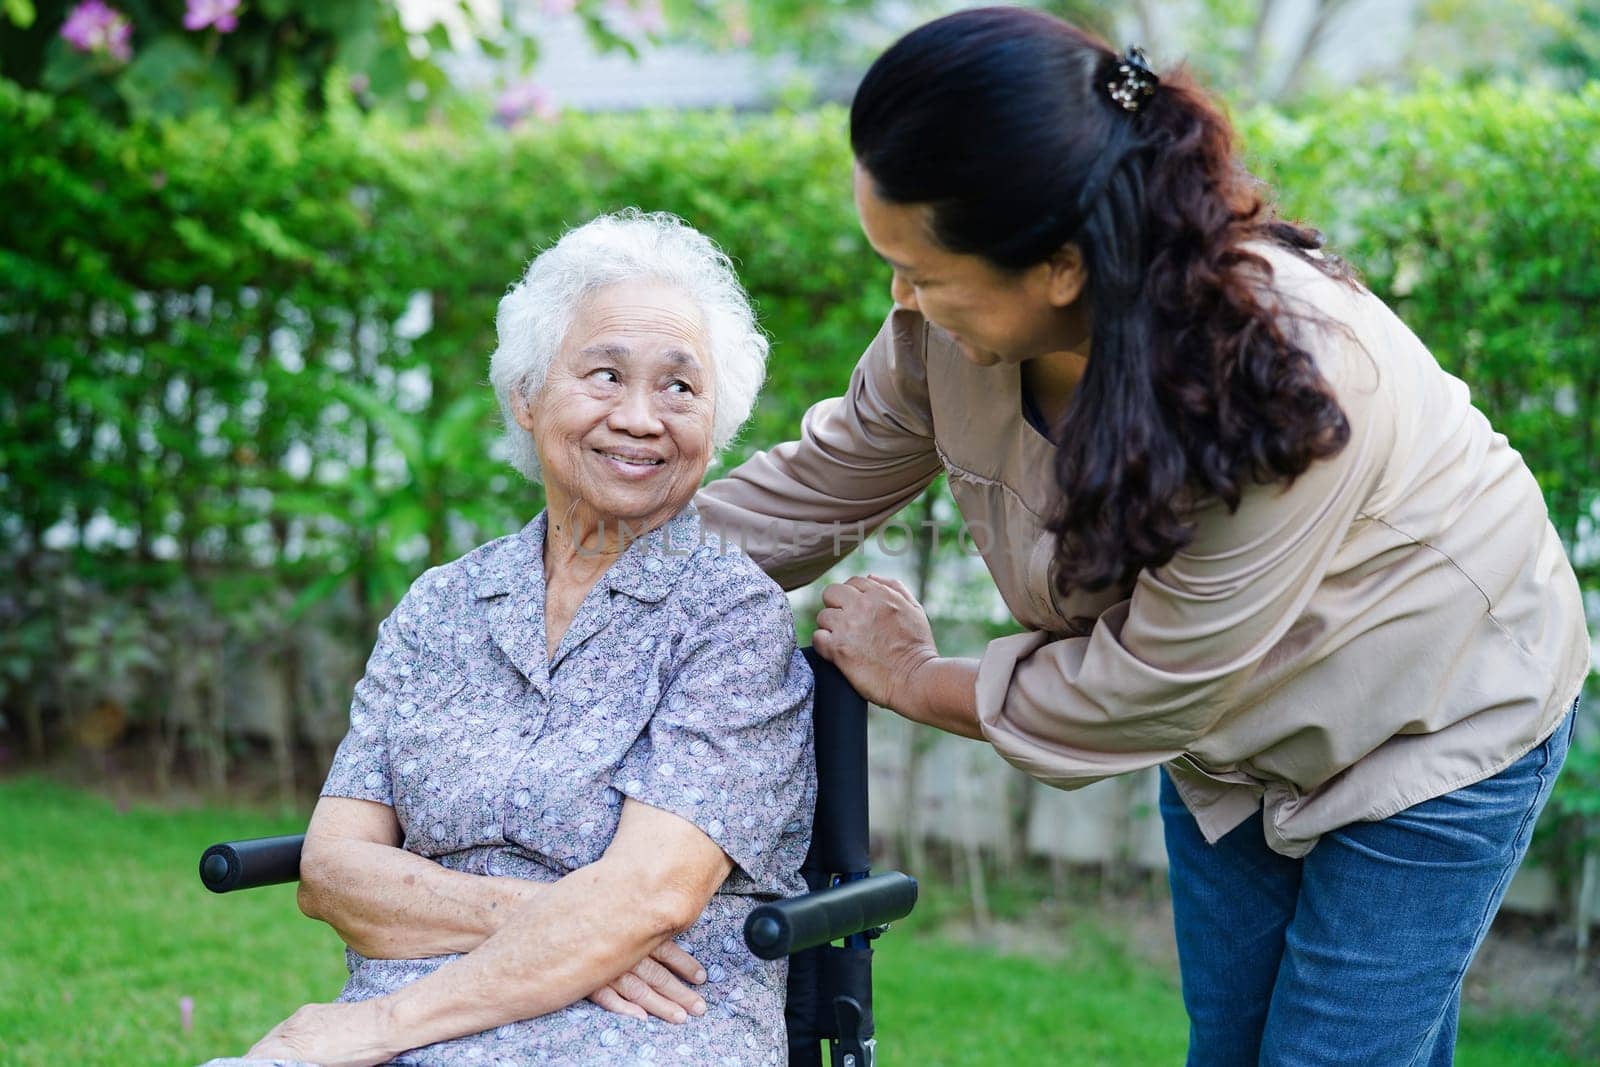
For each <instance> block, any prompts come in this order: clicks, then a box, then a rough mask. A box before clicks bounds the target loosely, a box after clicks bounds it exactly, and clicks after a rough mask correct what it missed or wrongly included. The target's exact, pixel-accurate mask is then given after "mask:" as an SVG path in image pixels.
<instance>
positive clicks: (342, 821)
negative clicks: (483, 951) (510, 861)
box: [299, 797, 540, 960]
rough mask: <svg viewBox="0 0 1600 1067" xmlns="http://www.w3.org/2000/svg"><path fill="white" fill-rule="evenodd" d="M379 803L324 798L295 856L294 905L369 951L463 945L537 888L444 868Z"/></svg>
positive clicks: (440, 951)
mask: <svg viewBox="0 0 1600 1067" xmlns="http://www.w3.org/2000/svg"><path fill="white" fill-rule="evenodd" d="M400 841H401V831H400V823H399V820H397V819H396V818H395V814H394V809H393V808H391V807H389V806H388V805H387V804H379V803H377V802H375V801H370V800H353V799H350V798H347V797H323V798H322V799H321V800H319V801H318V802H317V807H316V810H315V811H313V812H312V814H311V825H310V826H309V827H308V828H307V830H306V843H305V851H304V852H303V853H302V854H301V857H300V893H299V900H300V910H301V911H303V912H305V913H306V914H307V915H309V916H310V917H311V918H313V919H320V920H322V921H323V922H325V923H327V924H328V925H329V926H331V927H333V928H334V929H335V930H336V931H338V933H339V937H340V938H341V939H342V940H343V941H344V943H345V944H347V945H349V946H350V947H351V948H353V949H355V950H356V951H357V952H359V953H361V954H362V955H363V956H367V957H369V958H373V959H396V960H398V959H418V958H421V957H424V956H444V955H449V954H451V953H457V952H471V951H472V950H473V949H475V948H477V947H478V946H479V945H481V944H483V942H484V941H485V940H486V939H487V938H488V937H489V936H490V935H491V934H493V933H494V932H495V931H496V930H498V929H500V927H501V926H503V925H504V924H505V920H506V917H507V916H508V915H509V914H510V913H511V911H512V910H513V909H514V908H515V907H516V906H517V905H518V904H520V903H523V902H525V901H527V900H530V899H532V897H533V895H534V894H535V893H536V892H538V890H539V888H540V887H539V886H538V885H537V884H535V883H533V882H528V881H524V880H522V879H516V878H495V877H489V876H485V875H476V874H463V873H461V872H459V871H452V870H449V869H447V868H445V867H442V866H440V865H439V864H437V863H435V862H433V861H432V860H428V859H424V858H423V857H421V856H418V855H416V854H414V853H411V852H407V851H405V849H403V848H401V847H400Z"/></svg>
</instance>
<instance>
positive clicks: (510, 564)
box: [322, 505, 816, 1067]
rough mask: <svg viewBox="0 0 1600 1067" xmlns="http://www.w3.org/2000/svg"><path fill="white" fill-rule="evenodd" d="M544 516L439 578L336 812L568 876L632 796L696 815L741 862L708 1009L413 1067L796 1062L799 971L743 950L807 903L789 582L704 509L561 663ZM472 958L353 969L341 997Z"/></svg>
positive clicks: (535, 874)
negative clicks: (548, 596) (781, 581)
mask: <svg viewBox="0 0 1600 1067" xmlns="http://www.w3.org/2000/svg"><path fill="white" fill-rule="evenodd" d="M545 529H546V515H545V514H543V513H541V514H540V515H539V516H538V517H537V518H535V519H534V520H533V521H532V522H530V523H529V524H528V525H527V526H526V527H525V528H524V529H523V530H522V531H521V532H520V533H517V534H513V535H511V536H509V537H503V538H500V539H499V540H496V541H491V542H490V543H489V544H486V545H483V546H482V547H480V548H478V549H475V550H474V551H472V552H471V553H469V554H467V555H466V556H464V557H462V558H461V559H459V560H457V561H455V562H454V563H450V564H447V565H445V566H443V567H438V568H435V569H433V570H430V571H428V572H427V573H425V574H423V575H422V576H421V577H420V578H418V579H417V581H416V583H415V584H413V585H412V587H411V590H410V592H408V593H407V594H406V596H405V597H404V599H402V600H401V602H400V604H399V605H398V606H397V607H396V608H395V611H394V614H393V615H391V616H390V617H389V618H388V619H387V620H385V621H384V623H383V624H382V626H381V627H380V629H379V636H378V643H377V647H376V648H375V649H374V650H373V653H372V658H371V660H370V661H369V662H368V664H367V671H366V676H365V677H364V678H362V680H361V682H360V683H359V684H358V685H357V686H356V691H355V700H354V702H353V704H352V706H351V710H350V732H349V733H348V734H347V735H346V737H345V739H344V741H343V742H342V743H341V744H340V746H339V750H338V753H337V754H336V755H335V756H334V760H333V768H332V770H331V771H330V772H329V774H328V780H327V784H326V785H324V786H323V789H322V795H323V796H340V797H355V798H358V799H361V800H372V801H378V802H380V803H383V804H389V805H391V806H393V808H394V810H395V815H396V816H397V817H398V818H399V821H400V825H401V827H402V828H403V829H404V831H405V846H404V847H405V848H406V849H407V850H409V851H411V852H415V853H417V854H418V855H422V856H426V857H428V858H429V859H432V860H435V861H437V862H438V863H441V864H443V865H444V866H445V867H448V868H450V869H451V870H455V871H465V872H469V873H478V874H489V875H506V876H512V877H517V878H529V879H532V880H534V881H539V882H553V881H555V880H557V879H558V878H560V877H561V876H562V875H564V874H566V873H567V872H568V871H571V870H573V869H575V868H578V867H581V866H583V865H585V864H588V863H593V862H594V861H595V860H597V859H599V858H600V854H601V853H602V852H603V851H605V848H606V846H607V845H608V844H609V843H610V842H611V839H612V836H613V835H614V834H615V833H616V829H617V822H618V819H619V817H620V815H621V810H622V799H623V797H632V798H634V799H635V800H638V801H641V802H643V803H646V804H649V805H651V806H652V807H656V808H660V809H662V810H664V811H669V812H672V813H674V814H676V815H679V816H681V817H682V818H684V819H687V820H689V821H690V822H692V823H694V824H695V825H696V826H697V827H699V828H700V829H701V830H702V831H703V832H704V833H705V834H706V835H707V836H709V837H710V838H712V839H713V840H714V841H716V842H717V844H719V845H721V846H722V849H723V851H724V852H726V853H727V854H728V856H729V857H730V858H731V859H732V860H733V861H734V863H735V868H734V871H733V873H732V874H731V875H730V876H729V877H728V879H727V881H726V882H725V883H724V884H723V886H722V888H721V889H720V890H719V891H718V892H717V894H716V896H714V897H713V898H712V900H711V903H710V905H709V906H708V907H707V908H706V910H705V913H704V914H703V915H701V917H700V920H699V922H697V923H696V924H695V925H694V926H693V928H691V929H690V930H689V931H688V932H687V933H685V934H684V935H683V936H682V937H681V938H679V944H681V945H682V946H683V947H684V948H685V949H686V950H688V952H689V953H691V954H692V955H693V956H694V957H695V958H696V959H698V960H699V961H700V963H701V964H703V965H704V966H705V969H706V974H707V980H706V983H705V985H703V986H701V987H700V988H699V992H700V993H701V994H702V995H703V997H704V999H705V1002H706V1007H707V1010H706V1014H705V1015H704V1016H700V1017H693V1016H691V1017H690V1019H689V1021H688V1022H686V1023H682V1024H678V1025H674V1024H671V1023H665V1022H661V1021H659V1020H656V1019H650V1020H647V1021H637V1020H634V1019H630V1018H625V1017H623V1016H619V1015H613V1014H611V1013H609V1012H606V1011H604V1010H602V1009H601V1008H598V1007H596V1006H595V1005H594V1004H591V1003H590V1002H588V1001H579V1002H578V1003H576V1004H573V1005H571V1006H569V1007H567V1008H564V1009H562V1010H560V1011H557V1012H553V1013H551V1014H548V1015H543V1016H540V1017H538V1018H534V1019H528V1020H524V1021H521V1022H513V1023H509V1024H507V1025H505V1026H501V1027H499V1028H497V1029H495V1030H491V1031H486V1032H484V1033H480V1034H475V1035H472V1036H469V1037H463V1038H458V1039H456V1040H453V1041H446V1042H441V1043H439V1044H436V1045H430V1046H427V1047H425V1048H421V1049H416V1050H413V1051H411V1052H408V1053H406V1054H405V1055H403V1056H401V1057H400V1058H399V1059H397V1060H395V1061H394V1062H396V1063H426V1064H430V1065H432V1064H457V1063H460V1064H467V1063H471V1064H491V1063H507V1064H512V1063H514V1064H535V1063H536V1064H568V1063H570V1064H633V1063H648V1064H664V1063H694V1064H727V1065H730V1067H731V1065H735V1064H738V1065H743V1067H750V1065H754V1064H776V1063H782V1062H783V1061H784V1057H785V1048H786V1041H785V1035H784V1022H783V1002H784V995H785V988H784V986H785V979H786V974H787V969H786V968H787V964H786V961H782V960H780V961H776V962H766V961H762V960H758V959H756V958H755V957H754V956H752V955H751V954H750V952H749V950H748V949H746V947H745V945H744V940H743V926H744V919H745V916H746V915H747V914H748V913H749V911H750V909H751V908H752V907H754V906H755V905H756V904H757V903H758V902H759V901H761V900H764V899H770V898H772V897H777V896H788V895H792V894H795V893H803V892H805V883H804V882H803V881H802V880H801V879H800V877H799V875H798V873H797V872H798V871H799V868H800V863H801V861H802V860H803V859H804V857H805V853H806V849H807V847H808V845H809V843H810V834H811V814H812V810H813V807H814V805H815V797H816V770H815V759H814V754H813V749H812V737H811V696H812V687H813V680H812V675H811V671H810V668H809V667H807V665H806V662H805V658H804V657H803V656H801V654H800V652H799V650H798V649H797V648H796V647H795V632H794V619H793V616H792V614H791V613H790V610H789V604H788V601H787V600H786V599H785V597H784V595H783V593H782V591H781V590H779V588H778V586H777V585H776V584H775V583H774V582H773V581H772V579H770V578H768V577H767V576H766V575H765V574H763V573H762V572H761V571H760V570H759V569H758V568H757V567H756V565H755V564H754V563H753V562H751V560H750V559H749V557H747V556H746V555H744V553H743V552H741V551H739V550H737V549H735V548H733V547H732V546H728V547H726V548H724V547H723V545H722V543H721V542H720V541H719V540H718V539H717V538H716V537H715V535H712V534H709V533H706V534H704V535H702V529H701V525H700V520H699V516H698V513H697V512H696V510H695V508H694V507H693V505H690V506H689V507H688V508H686V509H685V510H684V511H683V512H681V513H679V515H678V516H677V517H675V518H674V519H672V520H671V521H670V522H668V523H666V524H665V525H663V526H662V527H659V528H658V529H656V530H655V531H652V532H651V533H650V534H649V535H647V536H645V537H642V538H640V539H638V540H637V541H635V542H634V543H633V544H632V545H631V546H630V547H629V548H628V550H627V551H626V552H624V553H623V555H622V556H621V557H619V558H618V559H617V561H616V562H615V563H613V564H612V565H611V567H610V569H609V570H608V571H607V572H606V573H605V575H604V576H603V577H602V578H600V580H599V581H597V582H596V583H595V585H594V588H593V589H592V590H590V592H589V594H588V596H587V598H586V599H585V600H584V601H583V604H582V605H581V606H580V607H579V609H578V611H577V613H576V615H575V616H574V617H573V619H572V622H571V624H570V625H569V626H568V628H567V631H566V633H565V634H564V635H563V636H562V639H561V644H560V647H559V648H558V649H557V651H556V654H555V657H554V659H553V660H552V661H550V662H547V661H546V660H547V656H546V643H545V627H544V597H545V575H544V539H545ZM452 958H454V957H450V956H444V957H436V958H431V959H421V960H376V959H367V958H365V957H363V956H361V955H359V954H358V953H356V952H354V951H348V952H347V961H348V964H349V967H350V980H349V982H348V983H347V984H346V985H345V987H344V991H343V992H342V993H341V994H340V997H339V999H340V1000H344V1001H355V1000H364V999H366V998H369V997H375V996H379V995H381V994H384V993H388V992H391V991H393V990H395V989H398V988H399V987H401V986H403V985H406V984H407V983H409V982H413V981H415V980H416V979H418V978H421V977H422V976H424V975H426V974H429V973H431V972H432V971H434V970H436V969H437V968H439V967H441V966H443V965H444V964H446V963H447V962H448V961H449V960H450V959H452Z"/></svg>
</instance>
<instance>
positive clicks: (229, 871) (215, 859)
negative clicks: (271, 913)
mask: <svg viewBox="0 0 1600 1067" xmlns="http://www.w3.org/2000/svg"><path fill="white" fill-rule="evenodd" d="M305 843H306V835H305V834H286V835H284V836H283V837H257V838H254V839H252V840H249V841H224V842H223V843H222V844H220V845H212V846H211V847H210V848H208V849H206V850H205V853H204V855H202V856H201V857H200V880H201V881H202V882H204V883H205V885H206V888H207V889H209V890H211V891H212V892H213V893H231V892H233V891H234V890H235V889H254V888H255V887H256V886H262V885H278V884H280V883H282V882H296V881H299V880H300V849H301V846H303V845H304V844H305Z"/></svg>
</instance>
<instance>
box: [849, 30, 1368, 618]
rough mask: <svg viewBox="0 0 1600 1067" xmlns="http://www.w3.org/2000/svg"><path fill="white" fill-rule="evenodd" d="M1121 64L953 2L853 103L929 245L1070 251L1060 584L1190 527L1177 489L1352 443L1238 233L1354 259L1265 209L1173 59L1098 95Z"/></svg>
mask: <svg viewBox="0 0 1600 1067" xmlns="http://www.w3.org/2000/svg"><path fill="white" fill-rule="evenodd" d="M1119 61H1120V59H1119V57H1118V55H1117V54H1116V53H1115V52H1113V51H1112V50H1111V49H1110V48H1109V47H1107V46H1106V44H1105V43H1104V42H1102V41H1100V40H1099V39H1097V38H1095V37H1093V36H1092V35H1090V34H1087V33H1085V32H1083V31H1081V30H1078V29H1076V28H1074V27H1072V26H1070V25H1068V24H1067V23H1065V22H1062V21H1061V20H1059V19H1056V18H1053V17H1051V16H1049V15H1045V14H1041V13H1039V12H1036V11H1028V10H1024V9H1019V8H984V9H980V10H972V11H963V12H960V13H958V14H955V15H950V16H947V17H945V18H942V19H938V20H936V21H934V22H931V23H929V24H927V25H925V26H922V27H920V28H919V29H916V30H914V31H912V32H911V33H910V34H908V35H907V36H905V37H904V38H902V39H901V40H900V41H899V42H897V43H896V44H895V45H894V46H893V47H891V48H890V49H889V50H888V51H887V52H885V53H884V54H883V55H882V56H881V57H880V58H879V59H878V60H877V62H876V63H874V64H873V65H872V68H871V69H870V70H869V71H868V72H867V74H866V77H865V79H864V80H863V81H862V83H861V87H860V89H859V90H858V91H857V92H856V96H855V100H854V103H853V104H852V106H851V110H850V141H851V146H852V148H853V149H854V152H855V156H856V160H857V161H858V162H859V163H860V165H861V166H862V168H863V169H864V170H865V171H866V173H867V174H868V175H869V176H870V178H871V179H872V181H873V183H874V186H875V189H876V192H877V193H878V195H879V196H880V197H881V198H883V199H884V200H887V201H890V202H893V203H901V204H922V205H927V206H928V207H929V209H930V220H931V227H932V231H933V232H932V237H933V239H934V240H935V241H936V242H937V243H938V244H940V245H941V246H943V247H944V248H946V249H948V250H950V251H953V252H958V253H970V254H976V255H979V256H982V257H983V258H984V259H986V260H988V261H989V262H990V263H992V264H993V265H995V266H996V267H998V268H999V269H1001V270H1006V271H1020V270H1023V269H1025V268H1028V267H1032V266H1034V265H1036V264H1038V263H1042V262H1044V261H1045V260H1047V259H1048V258H1049V257H1050V256H1051V255H1053V254H1054V253H1055V252H1057V251H1058V250H1059V249H1060V248H1061V247H1062V246H1063V245H1064V244H1067V243H1069V242H1071V243H1075V244H1076V245H1077V246H1078V248H1079V250H1080V251H1081V253H1082V256H1083V261H1084V265H1085V269H1086V272H1087V275H1088V282H1087V290H1086V295H1085V298H1086V299H1087V300H1088V301H1089V311H1090V318H1091V322H1092V324H1093V326H1092V330H1093V334H1092V339H1091V351H1090V357H1089V360H1088V366H1087V369H1086V370H1085V372H1084V376H1083V379H1082V381H1081V382H1079V384H1078V387H1077V390H1076V392H1075V394H1074V396H1073V398H1072V403H1071V406H1070V407H1069V409H1068V410H1067V412H1066V414H1065V416H1064V417H1063V419H1062V421H1061V423H1060V424H1059V425H1058V426H1057V427H1056V430H1055V435H1054V436H1055V437H1056V439H1057V445H1058V450H1057V456H1056V461H1055V472H1054V473H1055V478H1056V481H1057V483H1058V486H1059V489H1060V502H1059V505H1058V510H1057V512H1056V514H1055V515H1054V516H1053V517H1052V519H1051V523H1050V529H1051V531H1052V532H1053V533H1054V534H1055V535H1056V538H1057V544H1056V569H1055V573H1056V583H1057V585H1058V587H1059V588H1060V589H1061V591H1062V592H1066V591H1067V590H1070V589H1073V588H1085V589H1099V588H1104V587H1105V586H1107V585H1111V584H1113V583H1121V584H1126V583H1128V582H1131V581H1132V579H1133V577H1134V576H1135V575H1136V574H1137V573H1138V572H1139V571H1140V570H1141V569H1143V568H1147V567H1158V566H1160V565H1162V564H1164V563H1166V562H1168V561H1169V560H1171V559H1172V557H1173V555H1174V554H1175V553H1176V552H1178V551H1179V550H1180V549H1182V548H1183V547H1184V545H1186V544H1187V543H1188V542H1189V540H1190V538H1191V537H1192V536H1193V528H1192V526H1191V525H1190V524H1188V523H1186V522H1185V521H1184V519H1183V518H1182V515H1181V510H1182V508H1183V506H1184V501H1186V500H1196V499H1205V498H1208V497H1214V498H1217V499H1220V500H1222V501H1223V502H1224V503H1225V504H1226V505H1227V506H1228V508H1229V510H1230V511H1233V510H1236V509H1237V508H1238V505H1239V500H1240V497H1241V495H1242V493H1243V491H1244V489H1245V488H1246V485H1247V480H1250V479H1253V480H1256V481H1259V482H1262V483H1270V482H1274V481H1293V480H1294V479H1295V478H1296V477H1298V476H1299V475H1300V474H1302V473H1304V472H1305V470H1306V469H1307V468H1308V467H1309V466H1310V465H1311V464H1312V462H1313V461H1315V460H1318V459H1322V458H1325V457H1327V456H1331V455H1334V454H1336V453H1338V452H1339V451H1340V450H1341V449H1342V448H1344V446H1345V444H1346V443H1347V442H1348V440H1349V437H1350V427H1349V423H1348V421H1347V420H1346V418H1345V415H1344V412H1343V411H1342V410H1341V409H1340V407H1339V405H1338V402H1337V400H1336V399H1335V398H1334V395H1333V393H1332V391H1331V389H1330V388H1329V386H1328V384H1327V382H1326V381H1325V380H1324V379H1323V378H1322V377H1321V375H1320V374H1319V373H1318V371H1317V369H1316V366H1315V363H1314V361H1313V359H1312V356H1311V353H1310V352H1308V351H1307V350H1306V349H1305V348H1303V347H1301V346H1300V345H1299V344H1298V343H1297V342H1296V341H1295V339H1294V338H1293V337H1292V336H1291V331H1290V330H1289V329H1287V328H1286V327H1288V326H1290V325H1291V322H1290V320H1291V319H1294V318H1299V317H1302V316H1303V314H1304V313H1302V312H1295V311H1290V310H1288V309H1287V308H1285V307H1284V306H1283V305H1282V304H1281V303H1280V302H1279V301H1278V300H1276V299H1275V298H1274V297H1273V295H1272V290H1271V281H1272V267H1271V265H1270V264H1269V263H1268V262H1267V260H1266V259H1265V258H1263V257H1262V256H1260V255H1259V254H1257V253H1255V252H1253V251H1251V250H1250V249H1248V248H1247V247H1246V245H1247V243H1250V242H1257V243H1260V242H1265V243H1268V244H1273V245H1277V246H1279V247H1281V248H1284V249H1288V250H1290V251H1291V252H1293V253H1295V254H1297V255H1299V256H1301V257H1302V258H1304V259H1305V260H1306V261H1307V262H1310V263H1312V264H1314V265H1315V266H1316V267H1317V269H1319V270H1321V271H1323V272H1324V273H1326V274H1328V275H1330V276H1332V277H1335V278H1340V279H1342V280H1345V281H1351V282H1352V283H1353V277H1352V275H1351V272H1350V271H1349V269H1348V268H1347V267H1346V266H1345V265H1344V264H1343V263H1342V262H1340V261H1339V260H1338V259H1336V258H1335V257H1332V256H1324V255H1311V254H1310V253H1311V252H1312V251H1313V250H1315V249H1318V248H1320V246H1321V243H1322V242H1321V237H1320V235H1319V234H1317V233H1316V232H1315V231H1314V230H1310V229H1307V228H1305V227H1302V226H1299V225H1296V224H1294V223H1292V222H1289V221H1286V220H1283V219H1280V218H1278V217H1277V215H1276V214H1275V213H1274V211H1273V209H1272V207H1271V206H1270V204H1268V202H1267V201H1266V199H1265V198H1264V196H1263V192H1262V187H1261V185H1260V183H1258V182H1257V181H1256V180H1255V179H1254V178H1253V177H1252V176H1251V175H1250V174H1249V172H1248V171H1246V170H1245V168H1244V167H1243V165H1242V164H1241V163H1240V162H1239V159H1238V155H1237V152H1236V138H1235V136H1234V133H1233V130H1232V128H1231V126H1230V125H1229V123H1228V120H1227V119H1226V118H1225V117H1224V115H1223V114H1222V112H1221V111H1220V110H1219V109H1218V107H1217V106H1216V105H1215V104H1214V103H1212V101H1211V100H1210V99H1209V98H1208V97H1207V96H1206V94H1205V93H1204V92H1203V91H1202V90H1201V89H1199V88H1198V87H1197V86H1196V85H1195V83H1194V82H1193V80H1192V79H1191V78H1190V77H1189V76H1188V74H1187V73H1186V72H1184V71H1182V70H1179V71H1174V72H1171V73H1168V74H1166V75H1163V76H1162V78H1161V83H1160V86H1159V87H1158V88H1157V89H1156V92H1155V95H1154V96H1153V97H1152V98H1150V100H1149V101H1148V102H1147V103H1146V104H1145V106H1144V107H1143V108H1142V109H1141V110H1139V111H1138V112H1137V113H1133V112H1129V111H1126V110H1125V109H1123V108H1122V107H1120V106H1117V105H1116V104H1114V103H1113V102H1112V101H1111V100H1110V99H1109V98H1108V97H1107V95H1106V92H1105V87H1104V86H1105V82H1106V81H1107V80H1108V79H1110V78H1111V77H1113V76H1114V73H1115V71H1116V67H1117V64H1118V63H1119Z"/></svg>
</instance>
